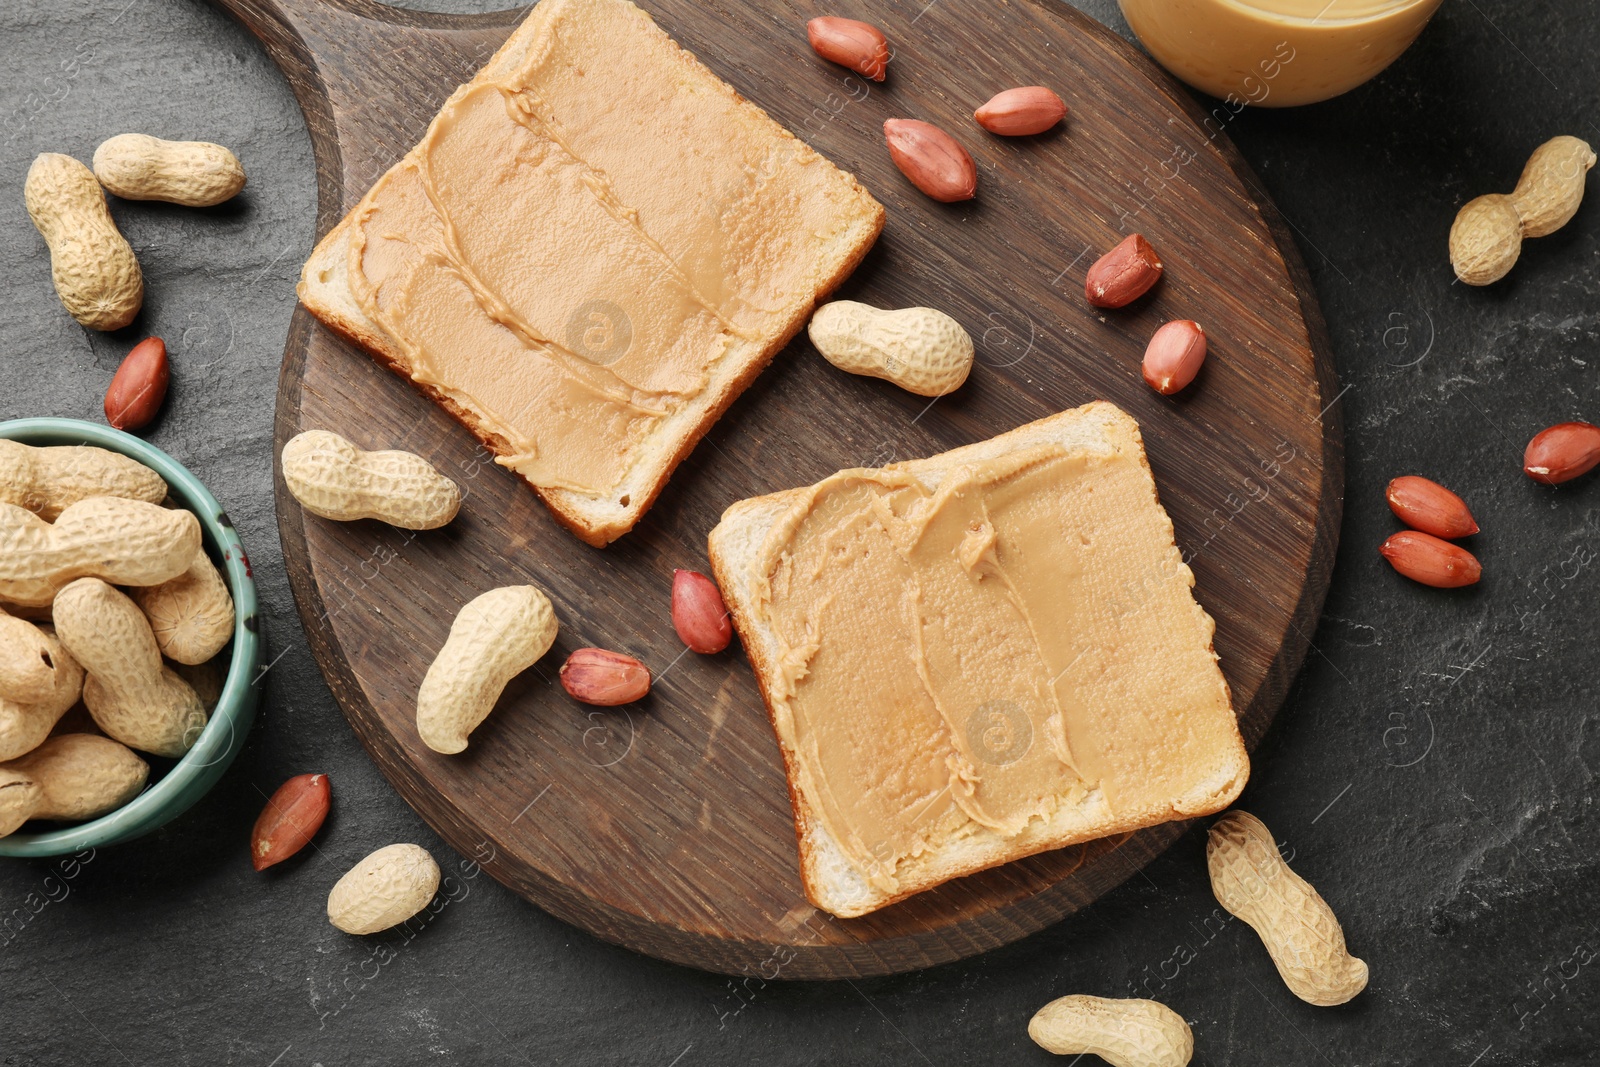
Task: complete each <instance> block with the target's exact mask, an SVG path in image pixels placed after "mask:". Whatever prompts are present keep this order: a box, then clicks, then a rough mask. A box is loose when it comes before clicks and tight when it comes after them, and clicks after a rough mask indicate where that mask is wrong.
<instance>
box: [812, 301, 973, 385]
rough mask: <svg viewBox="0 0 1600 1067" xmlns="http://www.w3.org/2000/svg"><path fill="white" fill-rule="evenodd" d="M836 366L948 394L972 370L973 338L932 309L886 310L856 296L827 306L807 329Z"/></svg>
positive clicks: (821, 308) (854, 372)
mask: <svg viewBox="0 0 1600 1067" xmlns="http://www.w3.org/2000/svg"><path fill="white" fill-rule="evenodd" d="M807 333H808V334H809V335H810V337H811V343H812V344H813V345H815V346H816V347H817V351H818V352H821V353H822V355H823V357H824V358H825V359H827V361H828V362H829V363H832V364H833V365H834V366H835V367H838V368H839V369H840V370H842V371H848V372H849V373H851V374H863V375H866V376H867V377H869V378H882V379H883V380H884V381H888V382H893V383H894V384H895V385H898V386H899V387H900V388H902V389H904V390H906V391H907V392H912V393H916V394H917V395H918V396H944V395H945V394H946V393H951V392H954V391H955V390H957V389H959V388H961V385H962V383H963V382H965V381H966V380H967V375H968V374H969V373H971V371H972V360H973V355H974V350H973V345H972V337H971V336H970V335H969V334H968V333H967V331H966V330H964V329H962V327H961V324H960V323H959V322H957V321H956V320H955V319H953V318H951V317H950V316H949V315H946V314H945V313H944V312H942V311H937V310H935V309H933V308H924V307H916V308H902V309H901V310H899V311H883V310H880V309H879V308H875V307H872V306H871V305H869V304H862V303H858V302H857V301H854V300H835V301H832V302H831V303H827V304H823V305H822V306H821V307H820V308H818V309H817V311H816V314H814V315H812V316H811V325H810V327H809V328H808V329H807Z"/></svg>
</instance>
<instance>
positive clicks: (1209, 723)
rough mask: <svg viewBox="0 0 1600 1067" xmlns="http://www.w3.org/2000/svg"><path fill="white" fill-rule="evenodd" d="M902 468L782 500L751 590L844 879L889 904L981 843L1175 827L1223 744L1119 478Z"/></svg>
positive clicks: (1025, 454) (1110, 464) (1136, 466)
mask: <svg viewBox="0 0 1600 1067" xmlns="http://www.w3.org/2000/svg"><path fill="white" fill-rule="evenodd" d="M969 455H970V453H969ZM917 467H918V465H917V464H908V465H898V466H892V467H888V468H883V469H880V470H852V471H844V472H842V473H840V474H837V475H835V476H833V477H831V478H828V479H826V480H825V481H823V482H820V483H818V484H817V485H815V486H812V487H810V488H809V489H805V490H798V491H796V494H793V503H792V505H791V506H790V507H789V508H788V510H787V512H786V513H785V514H784V515H783V517H782V518H781V519H780V520H779V521H778V522H776V523H775V524H774V525H773V527H772V528H771V529H770V531H769V532H768V533H767V536H766V539H765V542H764V544H763V546H762V549H761V553H760V555H759V557H758V558H757V561H756V563H755V564H754V566H753V568H752V573H753V574H754V575H755V576H756V578H755V582H754V584H753V587H752V588H753V592H754V597H753V599H754V602H755V605H756V609H757V612H758V614H759V616H760V618H761V619H762V620H763V621H764V622H765V623H766V624H767V625H768V626H769V627H770V629H771V631H772V632H773V634H774V635H775V638H776V645H777V647H778V649H779V650H780V656H779V662H778V663H777V665H776V668H775V669H774V670H773V671H772V672H771V674H772V675H773V678H772V679H769V683H768V684H769V688H770V689H772V690H775V691H772V692H769V694H768V697H769V700H770V702H771V704H772V707H773V711H774V718H775V723H776V725H777V727H778V730H779V734H780V736H786V737H787V738H789V740H790V744H792V746H793V748H794V750H795V751H796V752H797V753H798V756H799V758H798V759H797V760H795V761H793V764H792V766H791V771H794V770H795V769H796V768H797V769H798V775H797V777H798V781H797V782H796V786H797V788H798V789H799V790H800V791H802V792H803V793H804V794H805V795H806V796H807V797H808V798H809V799H810V801H811V804H812V806H813V809H814V811H815V812H816V817H818V818H820V820H821V821H822V822H823V823H824V825H825V828H826V829H827V831H828V832H829V834H830V835H831V837H832V838H833V839H834V840H835V841H836V842H837V843H838V845H839V846H840V847H841V849H842V850H843V852H844V853H845V855H846V857H847V859H848V861H849V862H850V864H851V865H852V866H853V867H855V868H856V870H857V871H858V872H859V873H860V874H861V875H862V876H863V877H864V878H866V879H867V880H868V881H869V882H870V883H871V884H872V885H874V886H875V887H877V888H878V889H879V890H882V891H886V892H892V891H894V889H895V887H896V871H897V868H899V867H900V865H901V864H903V863H904V862H905V861H906V860H908V859H909V858H912V857H916V856H918V855H921V854H923V853H925V852H928V851H937V850H940V849H943V848H944V847H945V846H946V845H948V844H950V843H952V842H956V841H958V840H959V839H960V838H962V837H964V836H967V835H971V834H973V833H975V832H977V831H979V830H980V829H981V828H987V829H988V830H990V831H993V832H994V833H996V834H999V835H1001V836H1002V837H1005V838H1012V837H1015V836H1017V835H1019V834H1021V833H1023V832H1024V831H1025V830H1028V829H1029V828H1030V826H1031V827H1032V828H1033V830H1035V831H1036V830H1038V829H1039V823H1040V822H1041V821H1043V822H1050V821H1052V820H1053V819H1055V817H1056V815H1057V814H1058V811H1059V809H1061V808H1062V807H1064V806H1072V807H1075V808H1077V809H1080V811H1081V812H1083V813H1084V815H1085V816H1086V818H1087V821H1092V822H1094V823H1097V824H1099V825H1103V826H1114V825H1118V824H1123V823H1125V824H1128V825H1133V824H1138V825H1143V824H1147V823H1150V822H1156V821H1161V820H1162V818H1174V817H1178V816H1179V815H1181V814H1182V812H1180V811H1177V810H1175V805H1177V804H1178V803H1179V801H1180V798H1183V797H1185V796H1187V795H1189V794H1190V793H1191V792H1192V791H1193V789H1194V787H1195V767H1196V764H1197V763H1198V765H1199V766H1201V767H1205V766H1207V765H1208V763H1207V760H1208V758H1211V757H1210V754H1213V753H1215V752H1216V751H1218V746H1219V745H1220V746H1222V747H1223V750H1225V751H1233V750H1234V749H1233V746H1237V745H1238V740H1237V732H1236V727H1235V723H1234V718H1233V715H1232V713H1231V710H1230V709H1229V701H1228V692H1227V686H1226V684H1225V683H1224V682H1223V680H1222V677H1221V673H1220V672H1219V670H1218V668H1217V664H1216V657H1215V654H1214V653H1213V652H1212V651H1211V648H1210V641H1211V634H1212V630H1213V624H1212V622H1211V619H1210V617H1209V616H1207V615H1206V613H1205V612H1204V610H1203V609H1201V608H1200V606H1199V605H1198V604H1197V603H1196V602H1195V600H1194V598H1193V596H1192V594H1191V592H1190V586H1191V585H1192V584H1193V577H1192V575H1191V574H1190V572H1189V570H1188V568H1187V567H1186V566H1185V565H1184V564H1183V562H1182V559H1181V557H1180V555H1179V553H1178V550H1177V549H1176V548H1175V547H1174V545H1173V542H1172V527H1171V523H1170V521H1169V520H1168V519H1167V516H1166V513H1165V512H1164V511H1162V510H1161V508H1160V505H1159V503H1158V502H1157V501H1156V498H1155V486H1154V482H1153V480H1152V479H1151V476H1150V472H1149V469H1148V467H1146V466H1145V464H1144V462H1143V458H1142V456H1141V455H1140V454H1138V452H1137V451H1134V450H1129V449H1114V450H1109V451H1106V452H1104V453H1097V452H1095V451H1085V450H1081V449H1068V448H1066V447H1064V446H1063V445H1061V444H1057V443H1049V442H1046V443H1038V444H1034V445H1031V446H1028V447H1021V448H1016V449H1012V450H1010V451H1006V452H1002V453H1000V454H996V455H990V456H989V457H988V458H964V459H962V461H960V462H957V463H955V464H953V465H952V466H950V467H949V468H947V469H945V470H944V471H943V474H942V476H919V473H918V472H917V470H916V468H917ZM1241 754H1242V753H1241ZM1080 821H1083V820H1080ZM1105 832H1111V831H1109V830H1101V831H1100V833H1105ZM1093 836H1099V834H1097V833H1090V834H1085V835H1081V837H1080V839H1082V837H1093ZM1057 843H1058V844H1059V843H1064V842H1057ZM1034 850H1035V851H1036V850H1037V849H1034ZM983 865H987V864H983ZM952 873H962V872H961V871H954V872H952Z"/></svg>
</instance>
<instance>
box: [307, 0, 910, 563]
mask: <svg viewBox="0 0 1600 1067" xmlns="http://www.w3.org/2000/svg"><path fill="white" fill-rule="evenodd" d="M882 226H883V208H882V206H881V205H879V204H878V202H877V201H876V200H874V199H873V198H872V197H871V195H870V194H868V193H867V191H866V190H865V189H863V188H862V187H861V186H860V185H859V184H858V183H857V182H856V180H855V179H854V178H853V177H851V176H850V175H849V174H846V173H845V172H843V171H841V170H839V169H838V168H836V167H835V166H834V165H833V164H831V163H830V162H828V161H827V160H826V159H824V158H823V157H822V156H820V155H819V154H817V153H816V152H815V151H813V150H812V149H811V148H810V147H809V146H807V145H806V144H805V143H804V142H802V141H800V140H799V139H797V138H796V137H794V136H793V135H792V134H791V133H789V131H787V130H785V129H784V128H783V127H782V126H780V125H779V124H778V123H776V122H774V121H773V120H772V119H770V118H769V117H768V116H767V115H766V114H765V113H764V112H762V111H761V110H760V109H759V108H757V107H756V106H754V105H753V104H750V103H749V102H747V101H745V100H744V99H742V98H741V97H740V96H739V95H738V93H736V92H735V91H734V90H733V88H732V87H730V86H729V85H727V84H726V83H725V82H723V81H722V80H721V79H719V78H718V77H717V76H716V75H714V74H712V73H711V71H709V70H707V69H706V68H705V67H704V66H703V65H701V63H700V62H699V61H698V60H696V59H695V58H694V57H693V56H692V55H690V54H689V53H688V52H686V51H684V50H683V49H681V48H680V47H678V45H677V44H676V43H674V42H673V41H672V40H671V39H670V38H669V37H668V36H667V35H666V34H665V33H664V32H662V30H661V29H660V28H659V27H657V26H656V24H655V23H654V21H652V20H651V18H650V16H649V15H647V14H646V13H644V12H643V11H641V10H640V9H639V8H637V7H635V6H634V5H633V4H631V3H628V2H627V0H542V2H541V3H539V4H538V5H536V6H535V7H534V9H533V12H532V14H531V15H529V17H528V18H527V20H526V21H524V23H523V24H522V25H521V26H520V27H519V28H518V29H517V30H516V32H515V33H513V34H512V36H511V38H510V39H509V40H508V41H507V42H506V44H505V45H504V46H503V47H502V48H501V49H500V50H499V51H498V52H497V53H496V54H495V55H494V57H493V58H492V59H490V61H489V62H488V64H487V65H486V66H485V67H484V68H483V70H482V71H481V72H480V73H479V74H478V75H477V76H476V77H474V78H473V79H472V81H470V82H468V83H467V84H465V85H463V86H461V88H460V89H458V90H457V91H456V92H455V93H454V94H453V95H452V96H451V97H450V99H449V100H447V101H446V102H445V104H444V106H443V108H441V110H440V111H439V114H438V115H437V116H436V117H435V119H434V120H433V123H432V124H431V125H430V126H429V128H428V132H427V135H426V136H425V137H424V138H423V139H422V141H421V142H419V143H418V144H417V145H416V146H415V147H414V148H412V149H411V151H410V152H408V153H407V154H406V155H405V157H404V158H402V159H401V160H400V162H399V163H397V164H395V166H394V167H393V168H391V169H390V170H389V171H388V173H386V174H385V175H384V176H383V177H382V178H380V179H379V180H378V182H377V183H376V184H375V185H374V186H373V188H372V189H371V190H370V191H369V192H368V193H367V194H366V195H365V196H364V197H363V198H362V199H361V201H360V203H358V204H357V205H356V207H355V208H354V209H353V210H352V211H351V212H350V214H349V215H347V216H346V217H345V218H344V220H343V221H341V222H340V223H339V224H338V225H337V226H336V227H334V229H333V230H332V231H330V232H329V233H328V235H327V236H326V237H324V238H323V239H322V241H321V242H320V243H319V244H318V245H317V247H316V249H315V250H314V251H313V252H312V255H311V258H310V259H309V260H308V261H307V263H306V266H305V269H304V271H303V272H302V274H301V281H300V286H299V294H300V299H301V302H302V303H304V304H305V305H306V307H307V308H308V309H310V310H311V312H312V313H313V314H314V315H316V316H317V317H318V318H319V319H321V320H322V321H323V322H324V323H325V324H327V325H328V326H329V327H331V328H332V329H334V330H335V331H336V332H338V333H340V334H341V335H343V336H344V337H345V338H347V339H348V340H350V341H352V342H354V343H356V344H358V345H360V346H361V347H362V348H364V349H366V350H367V351H368V352H369V353H370V354H371V355H372V356H373V358H374V359H376V360H377V361H378V362H380V363H382V364H384V365H385V366H387V367H389V368H390V369H391V370H393V371H395V372H396V373H398V374H401V375H403V376H405V377H406V378H408V379H409V380H410V381H411V382H412V383H413V384H414V385H415V386H416V387H417V388H418V389H419V390H421V391H422V392H423V393H424V394H425V395H427V396H429V397H430V398H432V399H433V400H435V401H436V402H437V403H439V404H440V405H441V406H442V407H443V408H444V409H445V410H446V411H448V412H449V413H450V414H451V415H452V416H454V417H455V418H456V419H457V420H459V421H460V422H461V423H463V424H464V425H465V426H466V427H467V428H468V429H469V430H471V431H472V432H473V433H474V434H475V435H476V436H477V437H478V438H479V439H480V440H481V441H482V442H483V443H484V444H485V445H486V446H487V447H488V448H490V449H491V450H492V451H493V452H495V454H496V455H497V457H498V462H499V463H501V464H502V465H504V466H506V467H508V468H510V469H511V470H513V471H515V472H516V473H517V474H518V475H520V476H521V477H522V478H523V479H524V480H525V481H527V482H528V484H530V485H531V486H532V487H533V488H534V490H535V491H536V492H537V493H538V494H539V496H540V497H541V498H542V499H543V500H544V501H545V503H546V504H547V505H548V506H549V507H550V509H551V511H552V512H553V513H554V514H555V516H556V518H557V519H558V520H559V521H560V522H561V523H563V524H564V525H566V526H567V527H569V528H570V529H571V530H572V531H573V532H575V533H576V534H577V535H578V536H579V537H580V538H582V539H583V540H584V541H587V542H588V543H590V544H592V545H597V546H603V545H605V544H607V543H609V542H610V541H613V540H615V539H616V538H617V537H620V536H621V535H622V534H624V533H626V532H627V531H628V530H630V529H631V528H632V527H633V526H634V524H635V523H637V522H638V520H639V518H640V516H641V515H643V513H644V512H645V510H646V509H647V508H649V506H650V505H651V503H653V502H654V500H655V499H656V496H657V495H658V494H659V493H660V491H661V488H662V486H663V485H665V484H666V481H667V479H668V478H669V477H670V475H671V473H672V470H673V468H674V467H676V466H677V464H678V463H679V462H680V461H681V460H682V459H683V458H684V457H686V456H687V455H688V453H689V451H690V450H691V449H692V448H693V447H694V445H695V443H696V442H697V441H698V440H699V439H700V437H701V436H703V435H704V434H705V432H706V431H707V430H708V429H709V428H710V427H711V425H712V424H713V423H714V422H715V421H716V419H717V418H718V417H719V416H720V415H721V414H722V412H723V411H724V410H726V409H727V407H728V406H729V405H730V404H731V403H732V402H733V400H734V399H735V398H736V397H737V396H738V395H739V393H741V392H742V391H743V390H744V389H745V388H746V387H747V386H748V385H749V384H750V383H751V382H752V381H753V380H754V379H755V377H756V375H757V374H759V373H760V372H761V370H762V369H763V368H764V367H765V366H766V365H767V363H768V362H770V361H771V359H772V357H773V356H774V355H775V354H776V353H777V352H778V351H779V350H780V349H782V348H783V347H784V345H785V344H786V343H787V342H788V341H789V339H790V338H791V337H792V336H793V335H794V334H795V332H796V331H798V330H799V328H800V327H801V326H802V325H803V324H804V323H805V321H806V319H807V318H808V317H809V316H810V314H811V311H812V309H813V308H814V307H815V305H816V304H817V303H818V302H819V301H820V300H821V299H822V298H824V297H825V296H826V295H827V294H828V293H829V292H831V291H832V290H833V288H834V287H835V286H837V285H838V284H839V283H840V282H842V281H843V280H844V279H845V278H846V277H848V275H849V274H850V272H851V271H852V270H853V269H854V268H855V266H856V264H857V263H858V262H860V260H861V258H862V256H864V255H865V254H866V252H867V250H868V249H869V248H870V247H871V246H872V243H873V242H874V240H876V238H877V235H878V233H879V231H880V230H881V229H882Z"/></svg>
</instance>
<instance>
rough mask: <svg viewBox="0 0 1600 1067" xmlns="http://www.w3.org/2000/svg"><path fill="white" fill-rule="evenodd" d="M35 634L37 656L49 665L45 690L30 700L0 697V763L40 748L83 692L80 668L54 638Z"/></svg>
mask: <svg viewBox="0 0 1600 1067" xmlns="http://www.w3.org/2000/svg"><path fill="white" fill-rule="evenodd" d="M14 621H15V620H14ZM25 625H26V624H25ZM35 632H36V633H37V634H38V636H39V639H40V642H39V649H38V651H39V654H40V655H41V656H42V658H44V659H46V660H48V662H49V664H50V675H49V688H48V689H46V690H45V691H44V692H43V693H42V694H40V695H39V696H38V698H37V699H34V700H27V701H22V700H12V699H10V698H6V697H0V761H4V760H11V759H16V758H17V757H18V756H22V755H25V754H27V753H28V752H31V751H33V750H34V749H35V748H37V747H39V745H41V744H43V743H44V739H45V738H46V737H49V736H50V731H51V730H53V729H54V728H55V726H56V724H57V723H58V722H60V721H61V717H62V716H63V715H65V714H66V713H67V710H68V709H69V708H71V707H72V705H74V704H76V703H77V702H78V697H79V696H80V695H81V694H82V692H83V668H82V667H80V666H79V665H78V661H77V660H75V659H74V658H73V657H72V655H71V654H70V653H69V652H68V651H67V650H66V648H65V647H63V646H62V644H61V642H60V641H59V640H58V639H57V638H56V636H55V635H54V634H52V633H49V632H47V631H44V630H36V631H35Z"/></svg>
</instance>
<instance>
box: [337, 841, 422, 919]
mask: <svg viewBox="0 0 1600 1067" xmlns="http://www.w3.org/2000/svg"><path fill="white" fill-rule="evenodd" d="M438 889H439V864H438V863H437V862H435V861H434V858H433V857H432V856H430V855H428V850H427V849H425V848H423V847H422V846H421V845H389V846H387V847H385V848H380V849H378V851H376V852H374V853H372V854H371V855H370V856H368V857H367V858H366V859H364V860H362V861H361V862H360V863H358V864H356V865H355V866H354V867H352V868H350V870H349V871H347V872H345V875H344V877H343V878H340V879H339V881H338V882H337V883H335V885H334V887H333V891H332V892H330V893H329V894H328V921H329V922H331V923H333V925H334V926H336V927H338V928H339V929H341V930H343V931H344V932H345V933H347V934H375V933H377V932H378V931H380V930H387V929H389V927H391V926H395V925H398V924H399V923H403V922H405V921H406V920H407V919H409V918H411V917H412V916H413V915H415V914H417V912H419V911H421V910H422V909H423V908H425V907H427V906H428V902H429V901H430V900H432V899H433V894H434V893H436V892H438Z"/></svg>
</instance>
